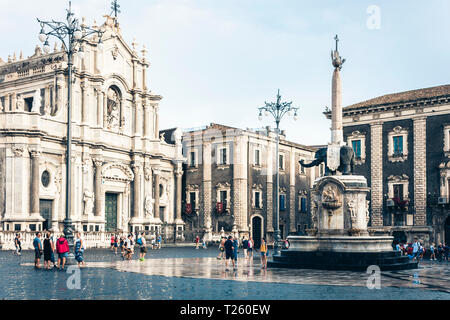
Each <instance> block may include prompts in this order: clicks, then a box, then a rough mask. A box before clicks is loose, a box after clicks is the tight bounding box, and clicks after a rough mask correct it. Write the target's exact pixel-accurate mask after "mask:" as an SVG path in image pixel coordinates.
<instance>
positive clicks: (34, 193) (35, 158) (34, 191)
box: [30, 149, 41, 215]
mask: <svg viewBox="0 0 450 320" xmlns="http://www.w3.org/2000/svg"><path fill="white" fill-rule="evenodd" d="M30 155H31V201H30V203H31V208H30V209H31V215H40V210H39V181H40V179H39V158H40V157H41V152H40V151H39V150H36V149H33V150H30Z"/></svg>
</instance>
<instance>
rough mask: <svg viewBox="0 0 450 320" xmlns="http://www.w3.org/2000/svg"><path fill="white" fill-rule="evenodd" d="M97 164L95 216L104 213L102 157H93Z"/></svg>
mask: <svg viewBox="0 0 450 320" xmlns="http://www.w3.org/2000/svg"><path fill="white" fill-rule="evenodd" d="M93 161H94V165H95V190H94V191H95V216H96V217H100V216H101V215H102V203H103V197H104V195H103V190H102V166H103V160H102V159H98V158H96V159H93Z"/></svg>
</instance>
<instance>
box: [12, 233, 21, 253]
mask: <svg viewBox="0 0 450 320" xmlns="http://www.w3.org/2000/svg"><path fill="white" fill-rule="evenodd" d="M14 246H15V247H16V250H15V251H14V252H13V254H15V255H18V256H20V255H21V254H22V244H21V242H20V234H18V233H16V237H15V238H14Z"/></svg>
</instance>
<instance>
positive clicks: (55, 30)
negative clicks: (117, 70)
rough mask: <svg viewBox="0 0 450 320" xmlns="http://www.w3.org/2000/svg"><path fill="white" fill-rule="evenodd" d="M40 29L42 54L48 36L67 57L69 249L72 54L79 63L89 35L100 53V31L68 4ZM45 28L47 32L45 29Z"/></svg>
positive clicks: (67, 230)
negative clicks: (60, 19)
mask: <svg viewBox="0 0 450 320" xmlns="http://www.w3.org/2000/svg"><path fill="white" fill-rule="evenodd" d="M37 20H38V22H39V24H40V25H41V32H40V33H39V40H40V41H41V42H43V43H44V51H45V53H48V52H49V51H50V45H49V43H48V39H49V37H50V36H53V37H56V38H57V39H59V40H60V41H61V42H62V44H63V47H64V51H65V53H66V54H67V139H66V148H67V152H66V207H65V220H64V231H63V232H64V236H65V237H66V239H67V241H68V243H69V247H73V230H72V219H71V218H70V211H71V173H72V167H71V157H72V114H71V113H72V74H73V54H74V53H77V55H78V57H79V58H80V59H83V57H84V51H83V48H82V47H81V44H82V43H83V41H85V40H86V39H87V37H89V36H90V35H93V34H96V35H97V36H98V39H99V40H98V43H97V46H98V48H99V49H101V47H102V45H103V43H102V36H103V31H102V30H100V29H98V30H96V29H92V28H90V27H88V26H86V25H84V24H83V25H81V26H80V24H79V22H78V19H76V18H75V16H74V13H73V12H72V4H71V1H69V9H68V10H67V16H66V21H65V22H58V21H55V20H52V21H42V20H40V19H37ZM46 28H47V30H48V31H46V30H45V29H46ZM69 260H72V262H73V254H72V253H69V259H68V262H69Z"/></svg>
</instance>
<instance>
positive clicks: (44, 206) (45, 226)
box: [39, 200, 53, 230]
mask: <svg viewBox="0 0 450 320" xmlns="http://www.w3.org/2000/svg"><path fill="white" fill-rule="evenodd" d="M52 208H53V200H39V212H40V213H41V217H42V218H44V219H45V221H44V222H43V223H42V230H49V229H51V227H52Z"/></svg>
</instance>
